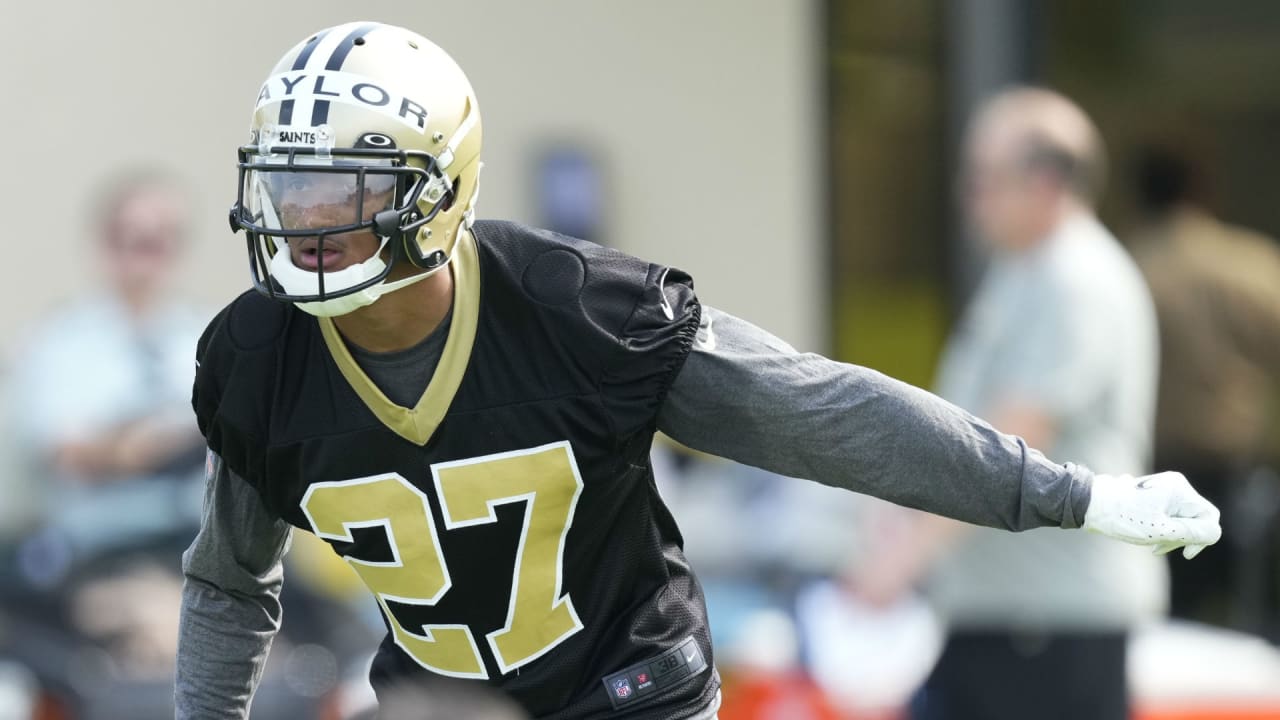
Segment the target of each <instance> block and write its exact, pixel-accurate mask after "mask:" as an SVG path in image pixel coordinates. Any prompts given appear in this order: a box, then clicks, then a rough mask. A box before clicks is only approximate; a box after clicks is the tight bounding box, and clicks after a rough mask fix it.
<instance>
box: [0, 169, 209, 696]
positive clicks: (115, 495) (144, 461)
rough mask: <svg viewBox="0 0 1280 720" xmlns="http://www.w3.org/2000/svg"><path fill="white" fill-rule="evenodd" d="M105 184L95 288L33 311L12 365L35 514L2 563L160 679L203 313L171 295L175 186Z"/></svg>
mask: <svg viewBox="0 0 1280 720" xmlns="http://www.w3.org/2000/svg"><path fill="white" fill-rule="evenodd" d="M104 187H105V189H104V190H103V193H102V196H101V199H100V202H99V205H98V212H97V215H96V226H95V229H96V236H95V237H94V238H93V247H92V248H91V249H89V248H86V252H85V253H84V255H83V257H84V258H85V261H86V262H91V263H92V266H93V271H92V272H91V273H90V275H91V277H93V278H95V279H96V280H98V284H97V286H96V287H94V288H92V289H91V290H89V291H88V292H86V293H85V294H84V295H83V296H82V297H80V298H78V299H75V300H73V301H72V302H71V303H70V304H68V305H67V306H65V307H63V308H62V309H60V310H59V311H58V312H56V313H55V314H53V315H51V316H49V317H46V318H42V319H40V320H39V321H38V323H37V325H36V326H35V328H34V330H33V332H32V334H31V336H30V338H29V339H28V341H27V342H26V343H25V345H23V346H22V347H21V350H20V352H19V354H18V356H17V358H16V359H15V363H14V371H13V375H12V377H11V382H12V385H11V388H10V398H11V401H12V404H11V405H10V407H9V408H8V412H9V418H8V419H7V423H8V425H9V427H11V428H13V432H14V433H15V435H16V436H17V439H18V441H19V442H18V448H19V451H20V452H21V454H22V458H21V462H20V465H21V468H22V476H21V480H20V482H21V483H22V484H24V485H25V486H26V487H27V488H28V490H29V491H30V492H31V493H33V494H35V495H37V496H38V497H39V501H40V502H39V505H40V507H41V511H40V519H39V521H38V527H37V528H36V529H35V530H34V531H32V532H30V533H29V534H27V535H26V536H25V537H24V538H22V539H21V540H20V541H19V544H18V545H17V548H16V551H15V553H14V554H13V556H12V557H11V562H13V563H14V566H15V567H16V570H14V569H12V568H11V571H12V572H13V573H14V576H15V577H17V578H20V582H22V583H25V584H27V585H29V586H30V587H32V588H35V589H37V590H49V591H55V592H56V593H58V598H59V600H60V601H65V602H66V606H65V611H66V617H67V618H68V619H69V621H70V622H72V623H74V625H75V626H76V628H77V630H78V631H79V632H81V633H83V634H84V635H86V636H91V637H95V638H101V639H103V640H104V641H106V642H108V644H109V646H110V647H111V648H112V650H113V651H118V653H119V656H118V657H117V658H116V659H117V660H119V661H121V662H120V665H121V667H122V668H124V671H125V672H132V671H137V672H138V673H141V674H149V675H153V676H163V675H164V674H166V673H168V672H170V670H169V668H171V667H172V663H173V654H174V648H175V647H176V631H177V627H176V622H174V619H173V617H172V614H171V613H170V611H169V610H170V609H172V608H175V607H176V606H177V604H178V598H179V592H180V588H181V579H180V575H179V573H178V571H179V566H178V553H179V550H180V548H181V547H182V543H183V542H184V541H186V540H189V538H190V536H191V534H192V533H193V532H194V528H195V527H196V525H197V523H198V519H199V506H200V505H199V503H200V488H201V484H200V478H201V470H202V468H203V466H204V447H203V442H202V439H201V437H200V435H199V432H198V431H197V429H196V425H195V422H194V419H193V418H192V417H191V414H190V409H189V398H190V384H191V381H192V378H193V377H194V368H193V366H192V362H191V357H192V352H191V349H192V347H193V343H194V342H195V340H196V338H198V337H199V331H200V328H201V322H202V319H201V317H200V315H199V314H198V313H197V312H195V311H194V310H193V309H192V308H190V307H188V306H187V305H185V304H184V303H182V302H180V301H178V300H177V299H176V298H175V297H174V295H173V290H174V288H173V286H172V285H173V280H174V278H175V273H176V271H177V269H178V267H179V261H180V259H181V258H182V256H183V251H184V249H185V247H184V246H185V243H186V237H185V233H186V223H187V219H188V208H187V203H186V198H185V197H184V196H183V194H182V191H181V190H180V188H181V184H180V183H178V182H176V181H175V179H174V178H173V177H170V176H169V175H167V174H165V173H163V172H159V171H154V170H140V171H136V172H132V173H127V174H124V175H122V176H120V177H118V178H115V179H113V180H112V181H111V182H110V183H107V184H106V185H105V186H104ZM90 578H92V579H90ZM67 588H74V590H73V591H72V592H71V593H70V594H69V595H68V596H65V597H64V596H63V595H62V593H63V591H64V589H67ZM10 589H12V588H10ZM56 605H57V603H49V604H48V607H49V610H50V611H51V612H52V610H53V608H54V607H55V606H56Z"/></svg>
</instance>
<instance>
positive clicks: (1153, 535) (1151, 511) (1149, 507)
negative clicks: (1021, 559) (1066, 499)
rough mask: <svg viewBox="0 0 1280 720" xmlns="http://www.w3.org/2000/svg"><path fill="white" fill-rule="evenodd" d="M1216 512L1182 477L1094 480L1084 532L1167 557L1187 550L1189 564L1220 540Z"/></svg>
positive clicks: (1172, 474) (1102, 477)
mask: <svg viewBox="0 0 1280 720" xmlns="http://www.w3.org/2000/svg"><path fill="white" fill-rule="evenodd" d="M1218 515H1219V513H1218V508H1216V507H1214V505H1213V503H1211V502H1209V501H1208V500H1205V499H1204V498H1202V497H1200V494H1199V493H1197V492H1196V491H1195V489H1194V488H1192V487H1191V483H1189V482H1187V479H1186V478H1185V477H1184V476H1183V475H1182V473H1177V472H1163V473H1158V474H1156V475H1144V476H1142V477H1137V478H1135V477H1132V476H1129V475H1095V476H1094V478H1093V492H1092V498H1091V499H1090V500H1089V509H1088V510H1086V511H1085V514H1084V529H1085V530H1091V531H1093V532H1096V533H1101V534H1103V535H1106V536H1107V537H1113V538H1116V539H1117V540H1123V541H1125V542H1128V543H1133V544H1135V545H1152V546H1154V547H1153V552H1155V553H1156V554H1157V555H1163V554H1165V553H1167V552H1169V551H1171V550H1176V549H1178V548H1180V547H1183V546H1184V545H1185V546H1186V547H1185V548H1184V549H1183V551H1182V556H1183V557H1185V558H1186V559H1188V560H1190V559H1191V558H1193V557H1195V556H1196V555H1199V554H1200V551H1201V550H1204V549H1205V548H1206V547H1208V546H1209V545H1212V544H1214V543H1216V542H1218V538H1220V537H1222V527H1221V526H1220V525H1219V524H1218Z"/></svg>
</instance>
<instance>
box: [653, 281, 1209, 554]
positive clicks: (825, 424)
mask: <svg viewBox="0 0 1280 720" xmlns="http://www.w3.org/2000/svg"><path fill="white" fill-rule="evenodd" d="M658 423H659V427H660V428H661V429H662V430H663V431H664V432H666V433H667V434H668V435H670V436H672V437H673V438H675V439H676V440H678V441H680V442H682V443H684V444H686V445H688V446H690V447H692V448H695V449H698V450H702V451H704V452H709V453H712V454H715V455H721V456H723V457H728V458H732V459H734V460H738V461H740V462H744V463H748V464H751V465H755V466H757V467H762V468H765V469H767V470H771V471H774V472H777V473H780V474H783V475H790V476H793V477H802V478H809V479H812V480H816V481H819V482H822V483H824V484H827V485H833V486H837V487H842V488H847V489H849V490H853V491H856V492H862V493H866V494H869V495H874V496H876V497H880V498H884V499H886V500H889V501H891V502H894V503H897V504H899V505H904V506H907V507H913V508H918V509H921V510H926V511H929V512H933V513H936V514H939V515H945V516H947V517H952V518H955V519H958V520H963V521H965V522H969V523H973V524H976V525H986V526H990V527H998V528H1005V529H1009V530H1026V529H1029V528H1033V527H1041V526H1057V527H1062V528H1077V527H1081V526H1082V525H1085V524H1086V515H1087V513H1088V511H1089V510H1090V509H1091V502H1090V497H1091V490H1092V488H1093V486H1094V485H1095V478H1094V475H1093V473H1092V472H1090V471H1089V470H1087V469H1086V468H1083V467H1080V466H1076V465H1070V464H1068V465H1058V464H1056V463H1053V462H1050V461H1049V460H1048V459H1046V458H1045V457H1044V456H1043V455H1041V454H1040V453H1039V452H1037V451H1035V450H1033V449H1030V448H1028V447H1027V445H1026V443H1024V442H1023V441H1022V440H1020V439H1019V438H1016V437H1013V436H1010V435H1004V434H1002V433H1000V432H997V431H996V430H995V429H994V428H992V427H991V426H990V425H988V424H987V423H985V422H983V421H982V420H979V419H978V418H975V417H974V416H972V415H970V414H968V413H966V412H964V411H963V410H961V409H959V408H957V407H955V406H954V405H951V404H950V403H947V402H946V401H944V400H942V399H941V398H938V397H937V396H935V395H932V394H930V393H927V392H925V391H923V390H920V389H918V388H915V387H912V386H910V385H907V384H905V383H902V382H899V381H896V380H893V379H892V378H889V377H886V376H884V375H882V374H880V373H877V372H875V371H872V370H868V369H866V368H862V367H858V366H856V365H849V364H845V363H838V362H835V361H833V360H829V359H827V358H824V357H822V356H820V355H814V354H802V353H797V352H796V351H795V350H794V349H792V348H791V347H790V346H788V345H787V344H786V343H784V342H782V341H781V340H779V339H777V338H775V337H773V336H772V335H770V334H769V333H767V332H765V331H763V330H761V329H760V328H758V327H755V326H754V325H751V324H750V323H747V322H746V321H743V320H741V319H739V318H736V317H733V316H732V315H728V314H727V313H723V312H720V311H718V310H716V309H714V308H711V307H705V306H704V308H703V319H702V328H701V329H700V330H699V333H698V338H697V340H696V341H695V343H694V346H693V350H692V352H691V353H690V355H689V357H688V359H687V361H686V362H685V365H684V367H683V368H682V369H681V371H680V374H679V375H678V376H677V377H676V380H675V382H674V383H673V385H672V388H671V391H670V393H669V394H668V396H667V399H666V402H665V403H664V405H663V408H662V410H661V412H660V414H659V418H658ZM1184 482H1185V481H1184ZM1098 484H1099V485H1101V484H1102V483H1101V481H1098ZM1111 489H1112V485H1111V484H1109V483H1108V484H1107V485H1106V489H1104V490H1102V492H1101V495H1100V497H1101V498H1102V500H1101V503H1102V504H1101V505H1100V506H1098V507H1095V508H1092V509H1093V511H1094V517H1096V518H1102V517H1111V516H1113V514H1114V513H1115V512H1117V510H1108V511H1106V512H1105V513H1104V512H1102V510H1101V509H1100V508H1106V507H1114V508H1119V509H1135V510H1136V509H1137V508H1138V507H1142V508H1144V513H1147V514H1145V515H1143V517H1145V518H1147V519H1150V518H1151V517H1152V515H1151V514H1150V513H1152V512H1155V511H1154V510H1152V506H1150V505H1147V504H1145V503H1146V499H1145V498H1138V497H1136V496H1135V495H1132V494H1126V493H1124V492H1120V491H1117V492H1116V493H1111V492H1110V490H1111ZM1186 490H1187V493H1178V497H1179V498H1180V499H1179V500H1178V501H1177V502H1172V503H1171V504H1168V505H1166V506H1165V510H1166V514H1167V515H1168V517H1169V518H1174V517H1180V515H1179V513H1184V512H1193V513H1196V514H1197V516H1198V518H1199V520H1204V521H1205V522H1197V523H1194V524H1191V525H1187V524H1185V523H1182V524H1181V525H1182V527H1183V528H1184V529H1185V530H1187V531H1188V534H1186V535H1183V536H1175V535H1172V534H1170V535H1168V536H1167V537H1164V538H1162V539H1160V540H1158V541H1157V539H1156V538H1154V537H1153V538H1150V539H1143V538H1141V537H1138V536H1136V535H1133V534H1132V533H1129V534H1127V535H1126V534H1124V533H1125V532H1127V530H1123V528H1122V527H1121V526H1120V525H1119V524H1118V523H1104V522H1102V521H1101V520H1099V521H1098V522H1095V523H1093V525H1092V526H1091V528H1092V529H1095V530H1098V531H1099V532H1104V533H1106V534H1109V535H1114V536H1116V537H1120V538H1121V539H1125V540H1128V541H1131V542H1144V543H1145V544H1153V545H1159V544H1160V543H1164V544H1163V545H1159V546H1160V548H1161V549H1167V545H1168V544H1169V543H1175V542H1176V543H1180V544H1194V545H1202V544H1206V543H1211V542H1214V541H1216V539H1217V537H1216V535H1215V534H1214V532H1213V530H1214V529H1216V528H1217V520H1216V515H1215V516H1214V517H1213V519H1212V523H1209V522H1207V518H1208V515H1207V514H1206V513H1208V510H1207V509H1206V508H1205V507H1204V506H1205V505H1208V503H1205V501H1204V500H1203V499H1201V498H1199V496H1198V495H1196V494H1195V492H1194V490H1191V489H1190V486H1186ZM1170 492H1171V493H1172V492H1173V491H1172V490H1171V491H1170ZM1188 493H1189V494H1188ZM1113 501H1114V505H1112V504H1111V503H1112V502H1113ZM1201 503H1204V505H1201ZM1208 507H1212V506H1211V505H1208ZM1213 512H1215V513H1216V510H1215V511H1213ZM1177 524H1179V523H1170V525H1169V527H1173V526H1174V525H1177ZM1210 524H1211V525H1212V527H1209V526H1210Z"/></svg>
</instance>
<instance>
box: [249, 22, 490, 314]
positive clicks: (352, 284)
mask: <svg viewBox="0 0 1280 720" xmlns="http://www.w3.org/2000/svg"><path fill="white" fill-rule="evenodd" d="M480 145H481V129H480V111H479V108H478V107H477V104H476V98H475V93H474V91H473V90H472V88H471V83H470V82H468V80H467V77H466V75H464V74H463V72H462V69H461V68H459V67H458V65H457V63H455V62H454V61H453V59H452V58H451V57H449V55H448V54H446V53H445V52H444V51H443V50H441V49H440V48H439V47H437V46H436V45H435V44H433V43H432V42H431V41H429V40H427V39H426V38H424V37H422V36H421V35H418V34H416V33H413V32H410V31H409V30H405V29H403V28H399V27H394V26H390V25H382V24H379V23H372V22H360V23H349V24H346V25H339V26H337V27H331V28H329V29H327V30H321V31H320V32H317V33H315V34H314V35H312V36H310V37H308V38H307V39H306V40H304V41H302V42H301V43H298V44H297V45H296V46H294V47H293V48H292V49H291V50H289V52H287V53H285V55H284V57H282V58H281V59H280V61H279V62H278V63H276V66H275V67H274V68H273V69H272V71H271V74H270V76H269V77H268V78H267V79H266V82H264V83H263V85H262V88H261V90H260V91H259V92H258V99H257V103H256V105H255V106H254V111H253V123H252V127H251V131H250V139H249V144H248V145H245V146H243V147H241V148H240V151H239V168H240V178H239V190H238V194H237V197H236V203H235V205H234V206H233V207H232V209H231V227H232V230H233V231H238V230H242V229H243V230H244V231H245V233H246V236H247V241H248V249H249V264H250V267H251V270H252V275H253V283H254V286H255V287H256V288H257V289H258V290H259V291H260V292H263V293H264V294H267V295H269V296H271V297H274V298H277V299H280V300H284V301H289V302H293V303H296V304H297V305H298V306H299V307H300V308H302V309H303V310H306V311H307V312H310V313H313V314H316V315H341V314H344V313H347V312H351V311H352V310H355V309H357V308H359V307H363V306H364V305H367V304H369V303H371V302H373V301H374V300H376V299H377V298H378V297H380V296H381V295H383V294H385V293H387V292H390V291H392V290H395V289H398V288H400V287H404V286H405V285H408V284H410V283H412V282H416V281H418V280H421V279H423V278H425V277H427V276H428V275H430V274H431V273H433V272H435V271H437V270H439V269H440V268H442V267H444V266H445V265H446V264H447V263H448V261H449V257H450V255H451V254H452V252H453V248H454V246H455V245H456V243H457V242H458V238H459V236H460V235H461V233H463V232H467V231H468V229H469V228H470V226H471V223H472V219H473V208H474V205H475V201H476V197H477V194H478V190H479V175H480V166H481V163H480ZM369 233H372V234H373V235H375V236H376V237H377V238H378V240H379V245H378V249H377V250H376V251H375V252H373V254H372V256H371V257H368V258H367V259H361V260H360V261H358V262H355V263H343V262H339V263H337V264H340V265H345V266H344V267H341V268H340V269H326V268H325V267H324V264H325V260H326V258H327V257H330V256H338V257H341V254H340V253H337V252H336V251H335V250H334V248H337V247H343V240H342V238H344V237H345V238H351V237H354V236H356V235H358V236H361V237H368V234H369ZM326 242H329V243H330V249H329V250H328V251H326V248H325V244H326ZM291 246H292V247H293V251H292V252H291ZM297 258H306V261H305V262H303V263H302V266H301V267H300V266H299V264H298V262H297V260H296V259H297Z"/></svg>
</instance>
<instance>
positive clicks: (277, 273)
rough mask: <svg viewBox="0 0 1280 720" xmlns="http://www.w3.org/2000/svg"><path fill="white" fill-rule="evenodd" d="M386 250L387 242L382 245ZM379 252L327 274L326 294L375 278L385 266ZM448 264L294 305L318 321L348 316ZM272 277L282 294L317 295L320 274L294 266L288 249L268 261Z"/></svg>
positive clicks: (325, 280) (283, 249) (325, 275)
mask: <svg viewBox="0 0 1280 720" xmlns="http://www.w3.org/2000/svg"><path fill="white" fill-rule="evenodd" d="M383 246H384V247H385V246H386V241H385V240H384V241H383ZM380 255H381V248H379V251H378V252H376V253H374V255H373V257H371V258H369V259H368V260H365V261H364V262H362V263H357V264H355V265H352V266H350V267H347V268H343V269H342V270H338V271H336V272H326V273H325V274H324V287H325V292H341V291H342V290H345V289H347V288H350V287H352V286H355V285H358V284H360V283H362V282H364V281H366V280H368V279H369V278H373V277H377V276H378V274H379V273H381V272H382V271H383V270H384V269H386V267H387V266H386V263H384V262H382V258H381V257H380ZM448 264H449V263H448V260H446V261H445V262H443V263H441V264H440V265H439V267H435V268H432V269H431V270H425V271H423V272H420V273H418V274H416V275H410V276H409V277H407V278H401V279H399V280H395V281H393V282H387V281H385V280H384V281H382V282H380V283H376V284H374V285H370V286H369V287H367V288H365V289H363V290H358V291H356V292H353V293H348V294H346V295H342V296H339V297H333V298H329V299H327V300H316V301H312V302H295V303H294V305H296V306H297V307H298V309H299V310H302V311H303V312H306V313H310V314H311V315H316V316H318V317H336V316H338V315H346V314H347V313H349V312H352V311H355V310H359V309H360V308H362V307H364V306H366V305H369V304H372V303H373V301H375V300H377V299H378V298H380V297H382V296H383V295H386V294H387V293H389V292H392V291H393V290H399V289H400V288H403V287H408V286H409V285H412V284H414V283H416V282H418V281H420V280H424V279H426V278H428V277H430V276H431V275H432V274H434V273H435V272H437V271H438V270H440V268H442V267H445V266H447V265H448ZM270 271H271V277H272V278H274V279H275V280H276V281H277V282H279V283H280V286H281V287H282V288H284V291H285V292H286V293H288V294H290V295H319V294H320V273H317V272H312V271H310V270H303V269H302V268H300V267H298V266H297V265H294V264H293V257H292V256H291V255H290V253H289V246H288V245H281V247H280V249H279V250H277V251H276V254H275V255H273V256H272V257H271V263H270Z"/></svg>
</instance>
